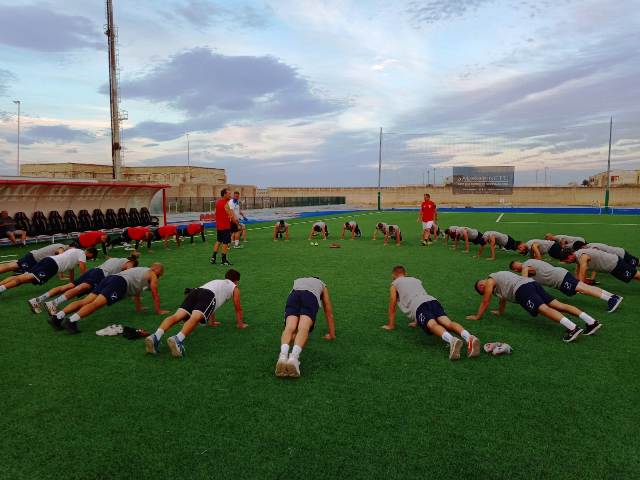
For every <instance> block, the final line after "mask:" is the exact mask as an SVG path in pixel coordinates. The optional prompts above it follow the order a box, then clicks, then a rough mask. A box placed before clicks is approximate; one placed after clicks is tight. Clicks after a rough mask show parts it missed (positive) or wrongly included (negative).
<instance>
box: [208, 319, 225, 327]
mask: <svg viewBox="0 0 640 480" xmlns="http://www.w3.org/2000/svg"><path fill="white" fill-rule="evenodd" d="M220 325H222V323H220V322H217V321H215V320H211V321H209V326H210V327H219V326H220Z"/></svg>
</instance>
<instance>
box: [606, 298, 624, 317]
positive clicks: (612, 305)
mask: <svg viewBox="0 0 640 480" xmlns="http://www.w3.org/2000/svg"><path fill="white" fill-rule="evenodd" d="M622 300H623V297H620V296H618V295H611V298H610V299H609V301H608V302H607V312H609V313H612V312H615V311H616V309H617V308H618V307H619V306H620V304H621V303H622Z"/></svg>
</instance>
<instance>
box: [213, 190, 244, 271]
mask: <svg viewBox="0 0 640 480" xmlns="http://www.w3.org/2000/svg"><path fill="white" fill-rule="evenodd" d="M230 198H231V192H230V191H229V190H227V189H226V188H223V189H222V191H221V192H220V199H219V200H218V201H217V202H216V232H217V233H216V235H217V236H216V244H215V245H214V246H213V254H212V255H211V265H215V264H216V257H217V255H218V248H220V244H222V265H231V263H230V262H229V260H227V253H228V252H229V244H230V243H231V222H233V223H235V224H237V223H238V219H237V218H236V217H235V215H234V213H233V210H231V208H230V207H229V199H230Z"/></svg>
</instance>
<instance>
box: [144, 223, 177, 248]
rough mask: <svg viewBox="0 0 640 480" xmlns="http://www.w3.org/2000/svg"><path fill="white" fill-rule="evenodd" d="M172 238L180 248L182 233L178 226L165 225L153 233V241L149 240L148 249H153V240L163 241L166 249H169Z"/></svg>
mask: <svg viewBox="0 0 640 480" xmlns="http://www.w3.org/2000/svg"><path fill="white" fill-rule="evenodd" d="M171 237H173V238H174V240H175V242H176V246H178V247H179V246H180V243H181V239H180V231H179V230H178V227H177V226H176V225H163V226H161V227H158V228H156V229H155V230H154V231H153V237H152V239H149V240H147V249H149V250H150V249H151V241H152V240H162V244H163V245H164V248H169V239H170V238H171Z"/></svg>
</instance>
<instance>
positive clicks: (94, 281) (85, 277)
mask: <svg viewBox="0 0 640 480" xmlns="http://www.w3.org/2000/svg"><path fill="white" fill-rule="evenodd" d="M104 279H105V275H104V271H103V270H102V269H101V268H92V269H91V270H87V271H86V272H84V273H83V274H82V275H80V276H79V277H78V278H77V279H75V280H74V281H73V284H74V285H75V286H76V287H77V286H78V285H80V284H81V283H88V284H89V285H91V288H93V287H95V286H96V285H98V284H99V283H100V282H101V281H102V280H104Z"/></svg>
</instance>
